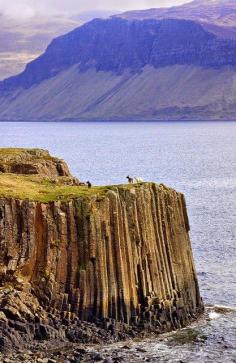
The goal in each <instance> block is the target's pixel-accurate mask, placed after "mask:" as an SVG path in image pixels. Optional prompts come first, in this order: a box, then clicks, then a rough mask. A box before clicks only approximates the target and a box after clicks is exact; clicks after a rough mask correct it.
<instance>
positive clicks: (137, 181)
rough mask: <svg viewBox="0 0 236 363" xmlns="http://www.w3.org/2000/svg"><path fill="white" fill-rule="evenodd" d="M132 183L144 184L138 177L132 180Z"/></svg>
mask: <svg viewBox="0 0 236 363" xmlns="http://www.w3.org/2000/svg"><path fill="white" fill-rule="evenodd" d="M134 182H135V183H143V182H144V180H143V179H142V178H140V177H138V178H136V177H135V178H134Z"/></svg>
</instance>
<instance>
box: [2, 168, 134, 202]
mask: <svg viewBox="0 0 236 363" xmlns="http://www.w3.org/2000/svg"><path fill="white" fill-rule="evenodd" d="M67 180H69V179H68V178H66V177H60V178H58V179H57V181H55V180H53V179H50V178H48V179H47V178H42V177H39V176H38V175H17V174H5V173H3V174H1V173H0V198H1V197H4V198H16V199H21V200H25V199H28V200H31V201H38V202H43V203H48V202H52V201H57V200H69V199H74V198H78V197H93V196H99V195H104V194H105V193H106V192H108V191H109V190H114V188H115V187H117V186H98V187H92V188H91V189H88V187H87V186H70V185H65V184H66V182H67ZM138 186H140V184H135V185H134V184H129V185H122V186H121V185H120V187H122V188H127V189H131V188H132V187H138Z"/></svg>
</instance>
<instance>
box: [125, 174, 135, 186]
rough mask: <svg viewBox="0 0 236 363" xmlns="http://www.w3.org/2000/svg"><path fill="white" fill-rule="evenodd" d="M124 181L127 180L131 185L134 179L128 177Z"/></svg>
mask: <svg viewBox="0 0 236 363" xmlns="http://www.w3.org/2000/svg"><path fill="white" fill-rule="evenodd" d="M126 179H128V182H129V184H133V182H134V179H133V178H131V177H130V176H129V175H128V176H127V177H126Z"/></svg>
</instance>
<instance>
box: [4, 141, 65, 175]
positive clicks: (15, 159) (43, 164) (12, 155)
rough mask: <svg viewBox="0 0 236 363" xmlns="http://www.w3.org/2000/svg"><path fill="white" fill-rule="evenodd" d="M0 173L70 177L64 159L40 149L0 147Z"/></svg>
mask: <svg viewBox="0 0 236 363" xmlns="http://www.w3.org/2000/svg"><path fill="white" fill-rule="evenodd" d="M0 173H14V174H28V175H39V176H42V177H51V178H55V177H60V176H66V177H72V176H71V174H70V171H69V168H68V166H67V164H66V163H65V161H64V160H61V159H58V158H55V157H52V156H51V155H50V154H49V152H48V151H46V150H41V149H10V148H7V149H0Z"/></svg>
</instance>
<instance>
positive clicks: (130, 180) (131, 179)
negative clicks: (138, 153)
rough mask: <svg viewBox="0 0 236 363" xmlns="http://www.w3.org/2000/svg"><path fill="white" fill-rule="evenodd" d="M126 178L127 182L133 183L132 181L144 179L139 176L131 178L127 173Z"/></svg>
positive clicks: (140, 181) (141, 181)
mask: <svg viewBox="0 0 236 363" xmlns="http://www.w3.org/2000/svg"><path fill="white" fill-rule="evenodd" d="M126 178H127V179H128V182H129V184H134V183H143V182H144V180H143V179H142V178H140V177H134V178H131V177H130V176H129V175H128V176H127V177H126Z"/></svg>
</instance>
